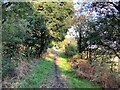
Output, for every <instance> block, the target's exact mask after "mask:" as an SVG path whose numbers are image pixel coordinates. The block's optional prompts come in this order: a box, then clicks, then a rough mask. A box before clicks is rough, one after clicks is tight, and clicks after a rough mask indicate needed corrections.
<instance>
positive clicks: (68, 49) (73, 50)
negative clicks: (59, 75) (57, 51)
mask: <svg viewBox="0 0 120 90" xmlns="http://www.w3.org/2000/svg"><path fill="white" fill-rule="evenodd" d="M76 53H77V47H76V46H74V45H70V44H68V45H67V46H66V47H65V54H66V55H67V56H68V57H70V56H74V55H75V54H76Z"/></svg>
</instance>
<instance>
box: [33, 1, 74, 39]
mask: <svg viewBox="0 0 120 90" xmlns="http://www.w3.org/2000/svg"><path fill="white" fill-rule="evenodd" d="M72 4H73V3H71V2H35V3H34V5H33V7H34V9H35V10H36V11H37V12H39V13H40V14H42V15H44V16H45V20H46V25H47V29H48V30H49V34H50V36H51V40H54V41H62V40H63V39H64V36H65V33H66V32H67V30H68V28H69V27H70V25H71V22H72V21H71V20H72V17H73V14H74V8H73V6H72Z"/></svg>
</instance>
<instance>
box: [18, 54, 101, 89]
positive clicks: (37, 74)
mask: <svg viewBox="0 0 120 90" xmlns="http://www.w3.org/2000/svg"><path fill="white" fill-rule="evenodd" d="M54 55H55V54H51V56H50V55H48V57H46V59H44V60H40V61H39V63H37V65H36V66H34V67H33V68H32V70H31V72H29V75H28V76H26V79H25V80H21V81H20V83H19V88H40V85H41V84H42V83H43V82H44V80H45V78H46V77H47V76H48V78H50V77H51V76H53V74H52V73H53V70H54V69H53V65H54V64H53V60H52V59H53V57H54ZM67 61H68V58H66V56H65V55H64V54H63V53H58V56H57V65H58V69H59V72H60V74H61V76H62V78H63V79H65V81H66V83H67V85H68V86H67V87H69V88H81V89H82V88H92V89H93V88H94V89H98V90H100V89H99V86H98V85H95V84H93V83H91V82H90V81H88V80H86V79H81V78H77V77H76V76H75V73H74V72H71V70H72V67H71V66H70V65H69V64H68V63H67ZM49 75H50V76H49Z"/></svg>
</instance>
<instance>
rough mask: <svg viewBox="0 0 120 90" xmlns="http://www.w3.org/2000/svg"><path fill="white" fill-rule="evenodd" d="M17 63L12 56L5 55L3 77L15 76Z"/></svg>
mask: <svg viewBox="0 0 120 90" xmlns="http://www.w3.org/2000/svg"><path fill="white" fill-rule="evenodd" d="M15 67H16V64H15V63H14V62H12V61H11V59H10V58H7V57H3V59H2V77H3V78H4V77H7V76H10V77H11V76H13V75H14V70H15Z"/></svg>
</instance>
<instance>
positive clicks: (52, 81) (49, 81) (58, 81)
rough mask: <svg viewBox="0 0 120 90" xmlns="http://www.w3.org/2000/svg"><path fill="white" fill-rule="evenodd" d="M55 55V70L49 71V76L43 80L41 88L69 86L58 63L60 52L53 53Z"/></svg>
mask: <svg viewBox="0 0 120 90" xmlns="http://www.w3.org/2000/svg"><path fill="white" fill-rule="evenodd" d="M53 54H54V55H55V56H54V57H53V58H52V59H53V72H52V73H50V74H49V73H48V75H47V77H46V78H45V80H44V81H43V83H42V85H41V86H40V87H41V88H67V84H66V81H65V79H64V78H62V77H61V75H60V71H59V67H58V65H57V59H58V58H57V57H59V56H58V54H57V53H56V52H55V53H53Z"/></svg>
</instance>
